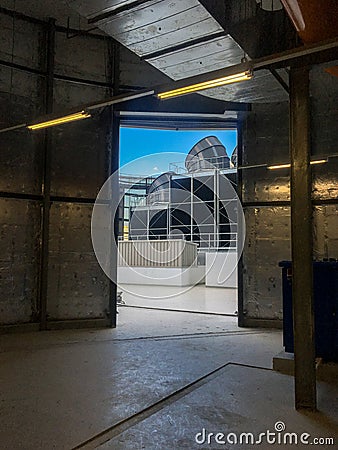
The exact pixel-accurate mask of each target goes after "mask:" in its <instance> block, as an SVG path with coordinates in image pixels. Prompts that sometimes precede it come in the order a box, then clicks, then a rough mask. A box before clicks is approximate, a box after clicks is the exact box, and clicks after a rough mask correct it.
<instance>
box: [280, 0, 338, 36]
mask: <svg viewBox="0 0 338 450" xmlns="http://www.w3.org/2000/svg"><path fill="white" fill-rule="evenodd" d="M281 2H282V3H283V5H284V8H285V10H286V12H287V13H288V15H289V16H290V19H291V20H292V22H293V24H294V26H295V28H296V30H297V32H298V34H299V36H300V38H301V39H302V41H303V42H304V43H305V44H311V43H315V42H320V41H324V40H326V39H330V38H334V37H335V36H337V33H338V2H337V0H281Z"/></svg>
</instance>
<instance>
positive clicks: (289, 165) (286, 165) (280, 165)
mask: <svg viewBox="0 0 338 450" xmlns="http://www.w3.org/2000/svg"><path fill="white" fill-rule="evenodd" d="M289 167H291V164H277V165H276V166H268V169H269V170H275V169H287V168H289Z"/></svg>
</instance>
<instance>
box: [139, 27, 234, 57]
mask: <svg viewBox="0 0 338 450" xmlns="http://www.w3.org/2000/svg"><path fill="white" fill-rule="evenodd" d="M226 35H227V34H226V32H225V31H219V32H218V33H214V34H208V35H206V36H202V37H200V38H197V39H192V40H190V41H187V42H182V44H177V45H174V46H173V47H168V48H165V49H163V50H158V51H157V52H153V53H148V54H147V55H144V56H141V60H148V59H154V58H159V57H161V56H165V55H168V54H169V53H173V52H178V51H179V50H184V49H186V48H189V47H192V46H193V45H197V44H205V43H206V42H210V41H213V40H214V39H218V38H220V37H224V36H226Z"/></svg>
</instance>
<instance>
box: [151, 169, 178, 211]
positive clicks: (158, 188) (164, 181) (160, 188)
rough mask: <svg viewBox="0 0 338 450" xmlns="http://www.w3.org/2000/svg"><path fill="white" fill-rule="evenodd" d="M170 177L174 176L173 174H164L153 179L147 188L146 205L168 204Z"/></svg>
mask: <svg viewBox="0 0 338 450" xmlns="http://www.w3.org/2000/svg"><path fill="white" fill-rule="evenodd" d="M172 175H175V172H164V173H162V174H161V175H160V176H158V177H157V178H155V180H154V181H153V182H152V184H151V186H150V188H149V192H148V197H147V203H148V205H154V204H155V203H168V202H169V185H170V178H171V177H172Z"/></svg>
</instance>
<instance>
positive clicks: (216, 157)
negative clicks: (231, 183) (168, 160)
mask: <svg viewBox="0 0 338 450" xmlns="http://www.w3.org/2000/svg"><path fill="white" fill-rule="evenodd" d="M185 167H186V169H187V170H188V172H198V171H203V170H206V169H213V168H218V169H228V168H229V167H230V158H229V157H228V155H227V153H226V150H225V147H224V145H223V144H222V142H221V141H220V140H219V139H218V138H217V137H216V136H208V137H206V138H203V139H201V140H200V141H199V142H197V144H195V145H194V146H193V147H192V149H191V150H190V152H189V153H188V155H187V157H186V159H185Z"/></svg>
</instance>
